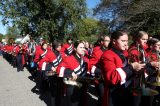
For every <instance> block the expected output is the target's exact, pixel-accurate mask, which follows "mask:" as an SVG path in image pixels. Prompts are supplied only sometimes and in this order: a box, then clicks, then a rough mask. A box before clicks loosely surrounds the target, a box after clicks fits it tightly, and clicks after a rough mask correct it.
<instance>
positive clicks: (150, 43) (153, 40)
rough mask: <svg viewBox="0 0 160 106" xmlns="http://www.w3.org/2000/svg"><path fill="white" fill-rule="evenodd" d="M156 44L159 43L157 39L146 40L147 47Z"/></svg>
mask: <svg viewBox="0 0 160 106" xmlns="http://www.w3.org/2000/svg"><path fill="white" fill-rule="evenodd" d="M157 42H159V40H158V39H157V38H151V39H149V40H148V42H147V44H148V46H151V45H154V44H156V43H157Z"/></svg>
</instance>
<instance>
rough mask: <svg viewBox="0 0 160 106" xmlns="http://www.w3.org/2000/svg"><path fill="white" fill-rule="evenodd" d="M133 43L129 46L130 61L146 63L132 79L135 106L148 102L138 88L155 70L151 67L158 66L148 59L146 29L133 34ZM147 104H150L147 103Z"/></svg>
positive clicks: (140, 87) (143, 84) (141, 86)
mask: <svg viewBox="0 0 160 106" xmlns="http://www.w3.org/2000/svg"><path fill="white" fill-rule="evenodd" d="M133 38H134V39H133V44H131V47H130V48H129V56H128V59H129V62H131V63H132V62H139V63H144V64H146V65H145V68H143V69H142V70H141V71H139V72H137V73H134V78H133V81H132V88H133V106H142V105H143V103H147V102H146V101H142V100H144V99H143V98H145V97H144V96H141V93H142V92H140V94H139V91H137V89H142V88H143V86H145V83H144V82H145V80H146V78H147V77H148V76H149V75H151V74H152V73H153V72H154V70H153V69H151V67H157V65H158V64H157V62H148V59H147V56H148V54H147V52H146V49H147V48H148V45H147V41H148V34H147V33H146V32H144V31H139V32H138V33H136V34H135V35H133ZM134 89H135V90H134ZM141 97H143V98H142V99H141ZM147 105H149V104H148V103H147Z"/></svg>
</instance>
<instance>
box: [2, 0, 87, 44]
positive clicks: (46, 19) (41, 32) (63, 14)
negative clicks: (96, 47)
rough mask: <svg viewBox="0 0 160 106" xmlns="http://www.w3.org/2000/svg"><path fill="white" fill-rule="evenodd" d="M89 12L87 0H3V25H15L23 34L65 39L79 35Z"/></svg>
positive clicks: (51, 39)
mask: <svg viewBox="0 0 160 106" xmlns="http://www.w3.org/2000/svg"><path fill="white" fill-rule="evenodd" d="M86 12H87V8H86V2H85V0H1V1H0V14H1V15H3V20H2V21H3V24H8V23H9V22H12V23H13V25H16V26H18V29H19V30H20V31H21V34H31V35H32V36H46V35H48V36H49V37H48V38H49V40H50V41H53V40H54V39H55V36H54V35H56V34H58V37H59V38H64V35H65V34H64V33H65V32H67V31H73V32H74V31H75V29H77V28H78V27H79V25H81V22H82V18H84V17H85V15H86Z"/></svg>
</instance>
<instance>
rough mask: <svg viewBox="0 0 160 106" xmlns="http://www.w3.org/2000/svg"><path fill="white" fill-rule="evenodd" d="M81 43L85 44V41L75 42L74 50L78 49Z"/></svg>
mask: <svg viewBox="0 0 160 106" xmlns="http://www.w3.org/2000/svg"><path fill="white" fill-rule="evenodd" d="M80 43H83V44H84V41H83V40H77V41H75V42H74V48H77V47H78V45H79V44H80Z"/></svg>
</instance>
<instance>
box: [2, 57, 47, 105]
mask: <svg viewBox="0 0 160 106" xmlns="http://www.w3.org/2000/svg"><path fill="white" fill-rule="evenodd" d="M29 76H30V73H29V72H28V71H27V70H26V69H25V70H24V71H21V72H17V70H16V68H13V67H12V66H11V65H10V64H9V63H8V62H7V61H6V60H4V59H3V58H2V56H0V106H46V105H47V103H46V102H45V100H43V99H44V98H43V97H42V98H41V99H42V100H41V99H40V96H39V95H38V94H36V93H33V92H32V91H31V89H32V88H33V87H34V86H35V82H33V81H31V80H29Z"/></svg>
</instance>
